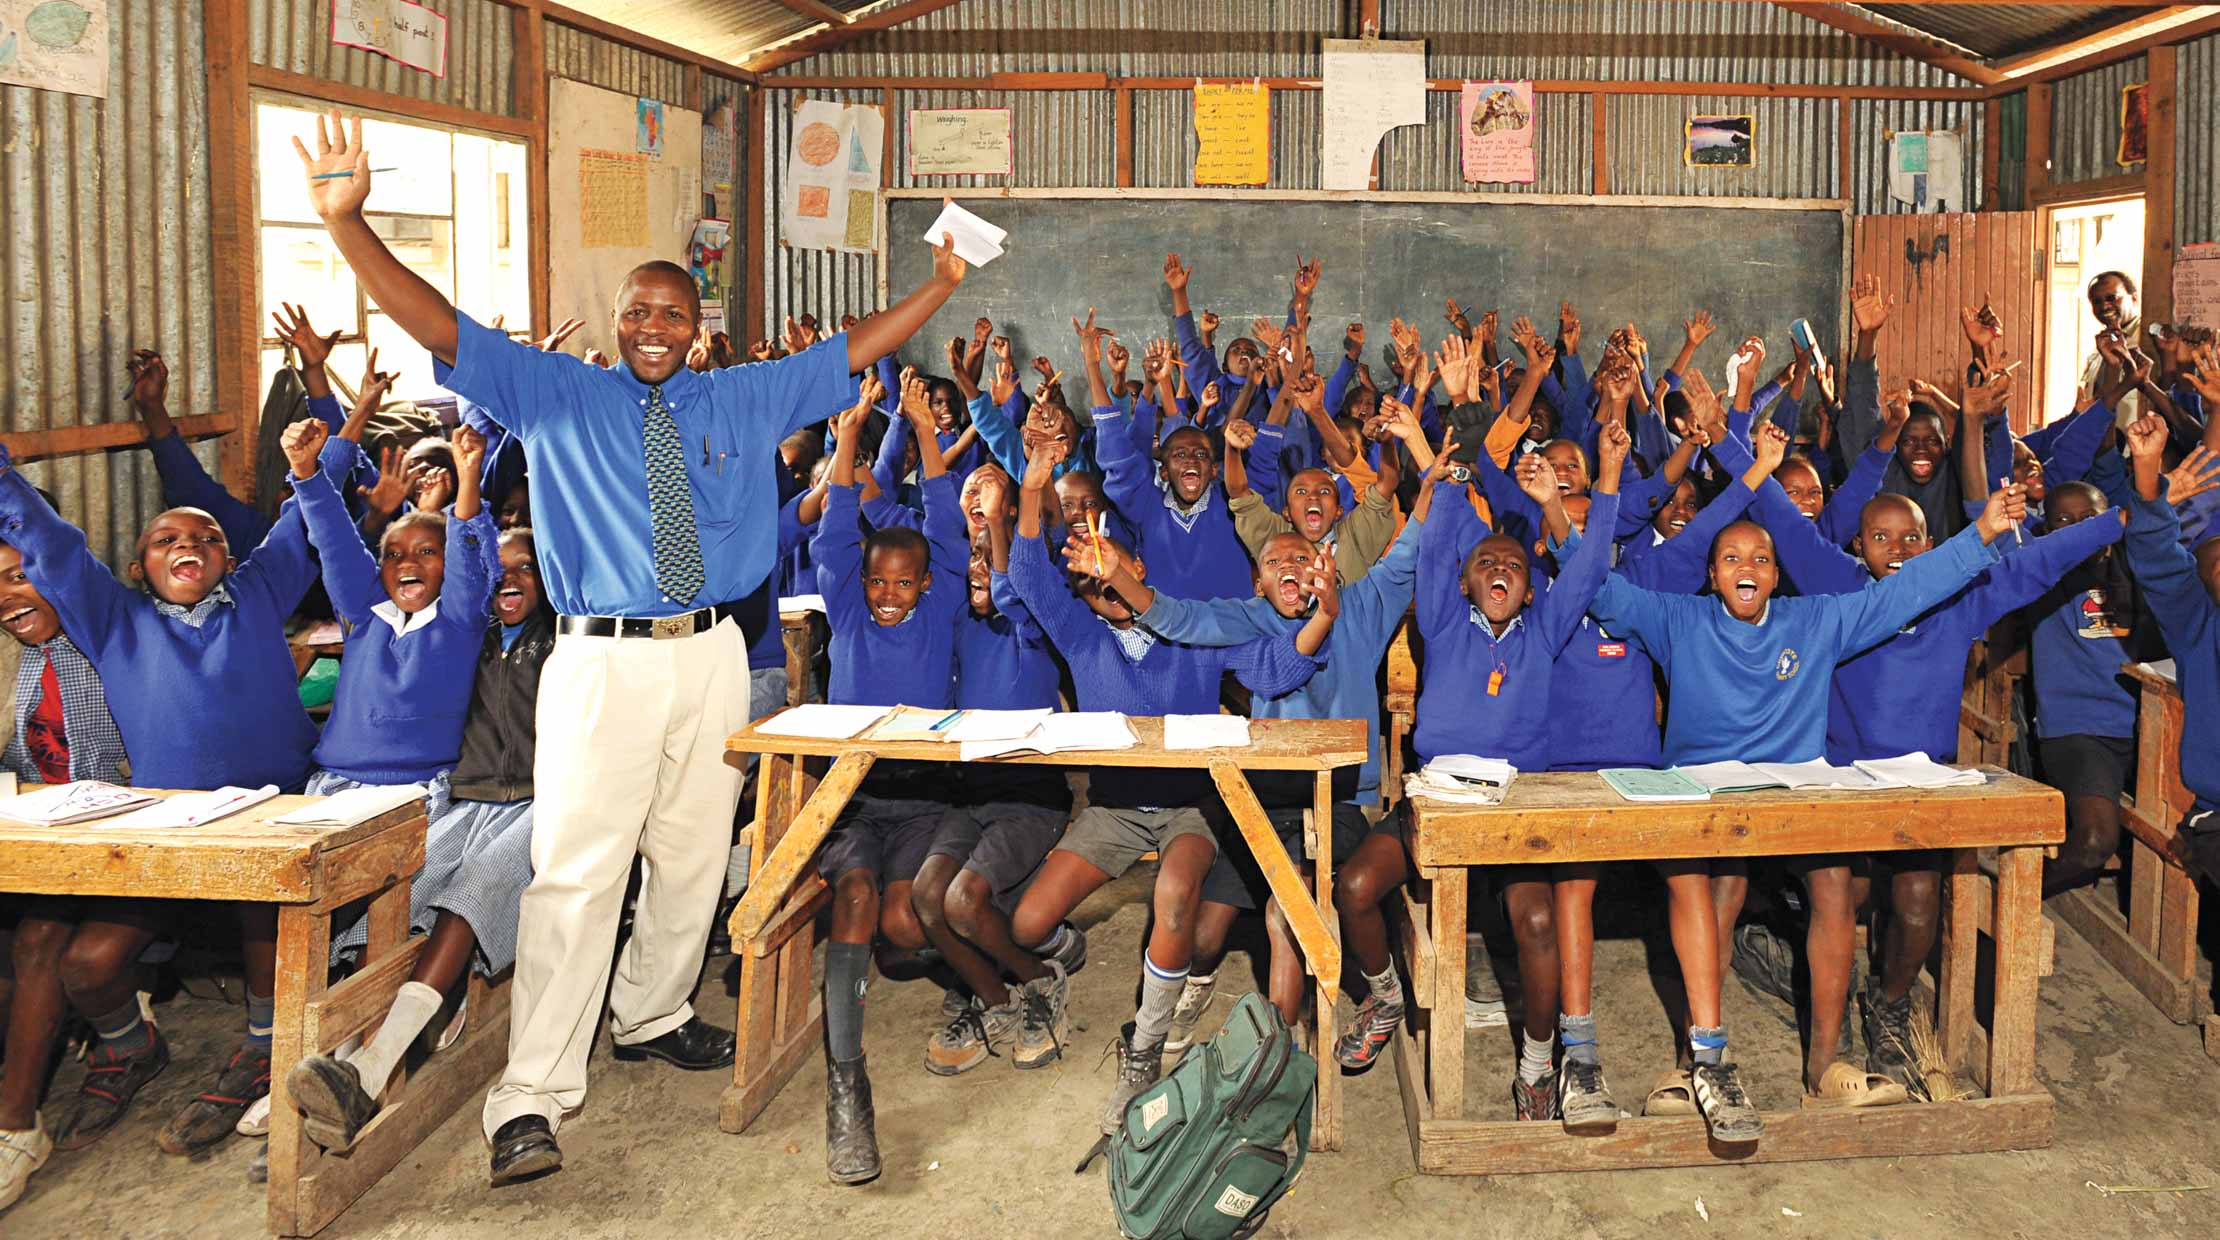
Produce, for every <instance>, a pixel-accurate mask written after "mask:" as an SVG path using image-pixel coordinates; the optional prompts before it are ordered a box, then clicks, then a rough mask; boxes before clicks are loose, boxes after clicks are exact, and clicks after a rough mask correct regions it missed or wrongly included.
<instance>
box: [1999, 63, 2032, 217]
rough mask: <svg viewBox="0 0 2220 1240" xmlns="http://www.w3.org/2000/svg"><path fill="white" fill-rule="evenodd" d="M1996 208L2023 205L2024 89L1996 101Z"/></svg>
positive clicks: (2020, 208)
mask: <svg viewBox="0 0 2220 1240" xmlns="http://www.w3.org/2000/svg"><path fill="white" fill-rule="evenodd" d="M1998 102H1999V104H2000V105H2001V106H1999V107H1998V108H1997V129H1998V131H1999V132H1998V133H1997V143H1996V152H1997V159H1996V197H1997V202H1996V209H1997V210H1999V211H2025V210H2026V209H2027V92H2026V91H2021V92H2019V93H2017V94H2012V95H2006V96H2005V97H2004V98H2003V99H2001V100H1999V101H1998Z"/></svg>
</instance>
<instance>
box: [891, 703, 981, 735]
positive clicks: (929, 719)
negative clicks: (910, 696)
mask: <svg viewBox="0 0 2220 1240" xmlns="http://www.w3.org/2000/svg"><path fill="white" fill-rule="evenodd" d="M963 717H964V712H962V711H960V710H941V709H938V708H922V707H917V706H897V707H895V708H894V709H893V710H892V711H890V712H889V713H888V714H887V717H886V718H884V719H881V720H880V721H879V722H878V724H877V725H876V726H874V727H873V728H872V729H871V739H872V740H875V741H944V740H947V739H948V729H949V728H950V727H952V726H954V725H955V723H956V721H957V720H959V719H962V718H963Z"/></svg>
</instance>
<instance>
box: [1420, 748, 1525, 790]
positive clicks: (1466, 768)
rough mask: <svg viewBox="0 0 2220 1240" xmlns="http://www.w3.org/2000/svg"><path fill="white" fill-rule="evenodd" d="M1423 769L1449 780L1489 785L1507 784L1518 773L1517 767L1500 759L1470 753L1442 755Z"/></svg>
mask: <svg viewBox="0 0 2220 1240" xmlns="http://www.w3.org/2000/svg"><path fill="white" fill-rule="evenodd" d="M1424 769H1425V770H1426V771H1427V772H1429V773H1432V774H1435V775H1441V776H1447V777H1449V778H1451V779H1465V780H1480V781H1483V782H1485V783H1491V784H1508V783H1510V782H1511V781H1512V780H1513V779H1515V778H1517V776H1518V773H1519V770H1518V768H1517V767H1515V766H1512V765H1511V764H1510V763H1508V762H1505V761H1504V760H1503V759H1501V758H1485V757H1482V756H1480V755H1479V754H1470V753H1445V754H1442V755H1440V756H1438V757H1436V758H1435V759H1434V760H1433V761H1431V762H1429V763H1427V764H1426V766H1425V768H1424Z"/></svg>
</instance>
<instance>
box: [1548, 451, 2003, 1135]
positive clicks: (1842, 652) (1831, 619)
mask: <svg viewBox="0 0 2220 1240" xmlns="http://www.w3.org/2000/svg"><path fill="white" fill-rule="evenodd" d="M2025 509H2026V495H2025V492H2023V491H2022V490H2021V489H2020V488H2018V487H2006V488H2004V489H2002V490H2000V491H1998V492H1996V493H1995V494H1994V495H1992V496H1991V497H1990V499H1989V503H1988V506H1987V507H1986V508H1985V509H1983V511H1982V515H1981V519H1980V521H1979V522H1977V523H1976V525H1975V527H1974V528H1973V529H1971V530H1968V531H1965V532H1962V533H1961V534H1960V535H1959V536H1958V537H1957V538H1954V539H1952V540H1951V541H1950V542H1949V543H1947V544H1945V545H1944V546H1943V547H1941V548H1940V549H1939V550H1938V552H1937V553H1936V554H1935V555H1932V556H1921V557H1919V558H1917V559H1916V560H1915V561H1914V562H1913V563H1911V564H1909V565H1906V566H1905V569H1904V571H1901V572H1897V573H1893V574H1891V575H1890V576H1889V577H1888V578H1887V579H1886V580H1883V581H1880V582H1877V583H1875V584H1874V586H1873V587H1872V588H1870V589H1866V590H1861V591H1859V592H1857V593H1856V594H1841V595H1818V596H1810V597H1797V598H1785V597H1778V596H1776V594H1775V591H1776V589H1777V587H1778V586H1779V584H1780V560H1779V556H1778V553H1777V552H1776V550H1775V548H1774V545H1773V539H1772V536H1771V535H1770V534H1768V533H1767V532H1766V531H1765V529H1764V527H1763V526H1760V525H1758V524H1756V523H1754V522H1739V523H1737V524H1734V525H1731V526H1729V527H1727V529H1726V530H1725V531H1724V532H1723V533H1721V534H1720V535H1719V537H1718V538H1717V539H1716V540H1715V541H1714V542H1713V544H1712V548H1711V581H1710V584H1711V588H1712V590H1713V591H1714V595H1713V597H1709V598H1693V597H1688V596H1685V595H1669V594H1661V593H1658V592H1655V591H1650V590H1644V589H1641V588H1640V587H1638V586H1634V585H1631V584H1628V583H1627V582H1624V581H1621V580H1619V579H1617V578H1612V579H1609V580H1607V581H1605V582H1604V585H1603V589H1602V590H1601V591H1600V592H1599V593H1598V594H1597V596H1596V602H1595V606H1594V607H1593V608H1592V609H1591V610H1592V611H1593V614H1594V615H1595V617H1596V619H1597V620H1598V621H1600V622H1602V623H1603V624H1605V625H1607V626H1609V627H1611V628H1613V629H1614V630H1619V629H1623V630H1624V631H1626V632H1628V633H1631V634H1633V635H1634V636H1636V637H1639V638H1640V639H1641V640H1642V642H1643V643H1644V644H1645V645H1646V646H1648V647H1649V649H1650V651H1651V652H1652V654H1653V656H1654V657H1655V658H1656V659H1657V661H1658V664H1659V666H1661V667H1663V668H1664V669H1665V675H1666V680H1667V684H1668V689H1667V694H1666V698H1667V704H1668V711H1669V713H1668V716H1667V719H1666V726H1665V754H1664V757H1665V760H1666V761H1667V762H1669V763H1671V764H1673V765H1687V764H1692V763H1700V762H1713V761H1719V760H1722V759H1727V758H1739V759H1742V760H1744V761H1752V762H1767V761H1775V762H1805V761H1810V760H1812V759H1814V758H1817V757H1819V756H1821V755H1822V754H1824V753H1825V752H1826V729H1827V708H1826V701H1827V698H1826V695H1827V693H1828V692H1829V690H1830V688H1831V684H1832V677H1833V673H1834V669H1835V667H1836V666H1837V665H1838V664H1840V663H1841V662H1842V661H1843V660H1844V659H1846V658H1849V657H1850V656H1852V655H1855V654H1857V653H1858V652H1859V651H1862V650H1865V649H1867V648H1868V647H1871V646H1874V645H1877V644H1878V643H1880V642H1882V641H1884V640H1886V639H1887V638H1888V637H1889V635H1890V634H1892V633H1894V632H1895V631H1896V630H1897V629H1898V628H1900V627H1901V626H1903V625H1904V624H1905V623H1907V622H1909V621H1910V620H1911V619H1913V618H1914V617H1915V616H1918V615H1919V614H1921V613H1922V612H1924V611H1926V610H1927V609H1928V608H1930V607H1933V606H1934V605H1935V604H1937V603H1939V602H1941V601H1943V600H1944V599H1946V598H1948V597H1950V596H1951V595H1952V594H1954V593H1956V592H1957V591H1958V590H1959V589H1960V588H1961V587H1963V586H1964V585H1965V584H1966V582H1968V581H1970V580H1971V579H1972V578H1973V577H1974V575H1975V574H1976V573H1978V572H1979V571H1981V569H1982V568H1984V567H1986V566H1987V565H1989V564H1991V563H1994V562H1995V560H1996V559H1997V555H1998V552H1997V550H1996V548H1995V547H1994V545H1993V544H1994V542H1995V540H1996V538H1997V537H1998V536H2000V535H2002V534H2004V533H2006V532H2008V531H2009V530H2010V529H2011V528H2012V526H2013V525H2014V524H2016V523H2017V522H2018V521H2019V519H2020V517H2021V516H2022V515H2023V513H2024V512H2025ZM1799 519H1801V517H1800V515H1799ZM1735 911H1736V910H1731V909H1721V910H1720V920H1721V922H1724V923H1725V924H1730V925H1731V924H1732V922H1731V918H1732V916H1733V914H1734V912H1735ZM1718 934H1719V924H1718V923H1714V922H1713V921H1711V920H1710V919H1704V918H1696V919H1690V924H1688V925H1686V926H1684V927H1683V926H1676V927H1675V939H1676V945H1677V946H1676V950H1677V951H1678V954H1679V955H1680V956H1681V958H1682V959H1683V960H1692V959H1697V958H1700V956H1701V955H1702V954H1703V953H1705V952H1706V951H1708V952H1709V953H1711V955H1713V956H1714V957H1716V955H1717V953H1718V939H1717V936H1718ZM1683 935H1685V940H1683ZM1843 988H1846V984H1845V986H1844V987H1840V988H1838V993H1839V991H1840V989H1843ZM1688 1003H1689V1031H1688V1037H1689V1045H1690V1051H1691V1053H1692V1055H1693V1057H1694V1059H1695V1067H1694V1069H1693V1071H1692V1073H1691V1086H1692V1092H1693V1094H1694V1095H1695V1101H1696V1104H1697V1106H1698V1107H1699V1108H1700V1109H1701V1110H1702V1112H1703V1115H1704V1118H1705V1120H1706V1122H1707V1123H1709V1125H1710V1126H1711V1132H1712V1136H1713V1137H1714V1138H1716V1139H1718V1140H1720V1141H1726V1142H1736V1143H1740V1142H1749V1141H1755V1140H1757V1139H1758V1137H1759V1136H1760V1135H1761V1133H1762V1132H1763V1128H1764V1125H1763V1121H1762V1120H1761V1119H1760V1118H1759V1117H1758V1113H1757V1109H1756V1108H1755V1107H1754V1106H1752V1105H1751V1104H1750V1101H1749V1096H1748V1093H1747V1092H1746V1091H1745V1089H1744V1087H1743V1084H1742V1079H1741V1074H1740V1071H1739V1069H1737V1068H1736V1066H1735V1065H1734V1064H1732V1063H1730V1062H1728V1061H1727V1059H1726V1047H1727V1033H1726V1027H1725V1025H1724V1023H1723V1022H1722V1021H1721V1018H1720V1008H1719V995H1718V992H1717V990H1716V989H1712V990H1710V991H1708V992H1706V993H1696V992H1695V991H1693V990H1692V991H1691V993H1690V994H1689V996H1688Z"/></svg>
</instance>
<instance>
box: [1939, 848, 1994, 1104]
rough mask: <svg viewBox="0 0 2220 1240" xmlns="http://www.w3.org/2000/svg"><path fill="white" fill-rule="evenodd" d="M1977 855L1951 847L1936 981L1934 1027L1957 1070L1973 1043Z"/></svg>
mask: <svg viewBox="0 0 2220 1240" xmlns="http://www.w3.org/2000/svg"><path fill="white" fill-rule="evenodd" d="M1978 860H1979V859H1978V858H1977V857H1976V856H1975V854H1974V851H1973V850H1972V849H1970V848H1957V849H1952V850H1951V853H1950V873H1949V876H1948V882H1949V885H1950V890H1949V891H1948V892H1947V893H1945V894H1946V895H1947V897H1948V898H1947V899H1946V900H1944V902H1943V930H1942V975H1941V976H1940V977H1938V978H1937V979H1936V985H1935V1008H1936V1012H1935V1031H1936V1034H1937V1036H1939V1037H1940V1038H1941V1039H1942V1047H1943V1059H1944V1060H1945V1061H1946V1062H1948V1063H1949V1065H1950V1070H1951V1071H1953V1072H1963V1071H1965V1070H1966V1067H1967V1065H1966V1054H1967V1051H1968V1050H1969V1049H1970V1047H1971V1046H1972V1044H1973V990H1974V978H1975V975H1976V973H1977V972H1978V970H1979V967H1980V959H1981V910H1980V908H1979V904H1980V902H1981V899H1982V897H1983V895H1984V894H1985V893H1984V892H1983V891H1982V889H1981V887H1982V884H1981V869H1980V866H1979V864H1978Z"/></svg>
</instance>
